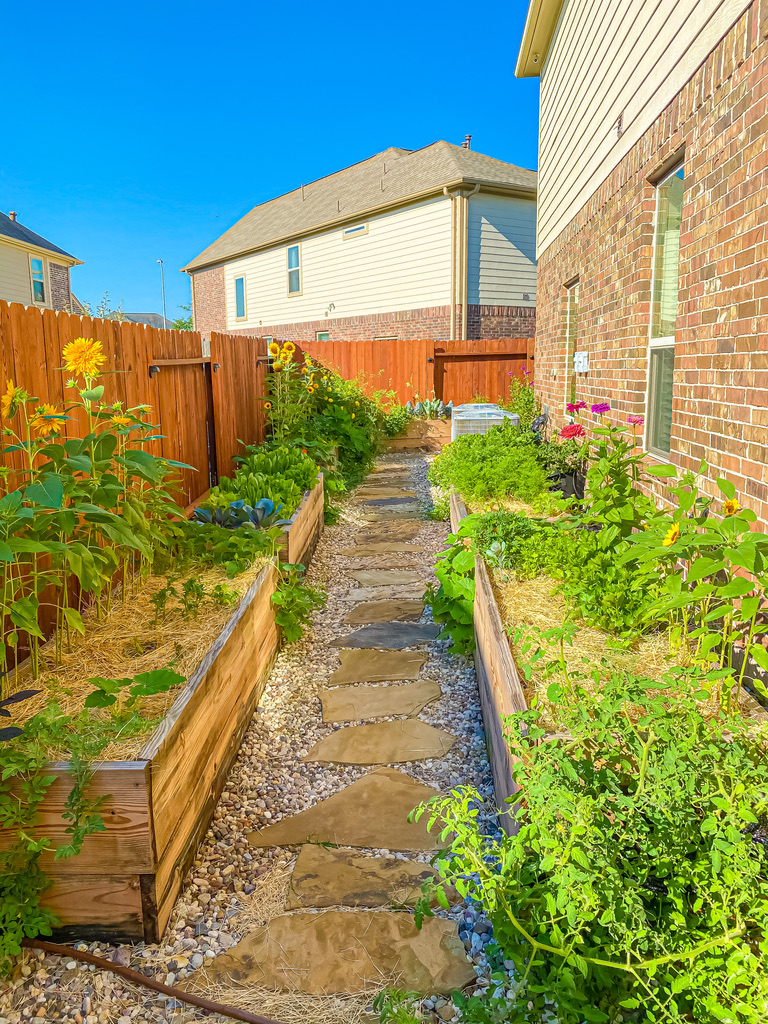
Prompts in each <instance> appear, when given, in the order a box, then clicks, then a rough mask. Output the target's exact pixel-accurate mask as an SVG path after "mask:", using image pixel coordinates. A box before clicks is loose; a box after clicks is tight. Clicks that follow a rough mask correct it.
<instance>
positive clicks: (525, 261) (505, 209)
mask: <svg viewBox="0 0 768 1024" xmlns="http://www.w3.org/2000/svg"><path fill="white" fill-rule="evenodd" d="M468 241H469V245H468V261H467V263H468V273H467V302H468V303H470V304H471V305H489V306H535V305H536V203H534V202H530V201H529V200H525V199H506V198H504V197H503V196H486V195H483V194H482V193H481V194H480V195H476V196H472V197H471V199H470V200H469V240H468ZM526 296H527V298H526Z"/></svg>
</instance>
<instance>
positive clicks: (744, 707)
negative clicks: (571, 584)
mask: <svg viewBox="0 0 768 1024" xmlns="http://www.w3.org/2000/svg"><path fill="white" fill-rule="evenodd" d="M490 578H491V586H492V588H493V593H494V596H495V598H496V603H497V605H498V607H499V612H500V614H501V620H502V623H503V625H504V628H505V630H507V632H508V639H509V646H510V649H511V651H512V655H513V657H514V659H515V662H516V663H517V664H518V665H519V664H520V663H521V661H523V660H525V656H524V655H523V653H522V646H523V640H521V641H520V642H519V643H514V642H513V641H512V635H514V631H515V629H516V628H517V627H523V628H525V627H526V626H533V627H537V628H539V629H551V628H553V627H555V626H560V625H561V624H562V622H563V620H564V619H565V616H566V613H567V611H568V605H567V602H566V601H565V599H564V598H563V595H562V594H559V593H556V592H555V588H556V587H557V582H556V581H555V580H553V579H550V578H548V577H546V576H538V577H536V578H535V579H532V580H518V579H515V577H514V576H513V575H512V574H510V573H509V572H504V571H503V570H499V569H490ZM510 634H512V635H510ZM530 653H531V652H529V654H528V657H529V658H530ZM558 655H559V648H558V647H557V645H553V646H552V647H551V648H550V654H549V657H548V658H545V660H554V659H555V658H556V657H558ZM565 662H566V665H567V666H568V672H569V674H571V673H574V672H589V671H590V669H592V668H594V667H598V666H600V664H601V662H602V663H604V665H605V671H606V672H613V673H616V674H619V673H622V672H629V673H632V674H633V675H636V676H644V677H646V678H649V679H655V680H659V681H661V679H662V677H663V675H664V673H665V672H667V671H668V670H669V669H670V668H672V667H674V666H675V665H678V664H680V659H679V652H676V651H670V642H669V634H668V633H667V632H666V631H658V632H654V633H649V634H648V635H647V636H644V637H640V638H639V639H638V640H637V641H636V642H635V643H634V644H633V646H632V647H631V648H630V649H628V650H625V649H620V650H617V649H615V648H613V647H612V638H611V636H610V634H608V633H605V632H603V631H602V630H599V629H594V628H592V627H591V626H587V625H585V624H583V623H581V624H580V625H579V627H578V630H577V632H576V634H575V636H574V640H573V644H572V645H570V646H569V645H568V644H566V646H565ZM520 682H521V685H522V687H523V690H524V692H525V697H526V700H527V702H528V706H529V707H532V706H533V705H534V704H536V706H538V707H541V709H542V712H543V722H542V724H543V725H544V726H545V727H553V726H554V725H555V724H556V723H555V722H554V721H553V720H552V718H551V717H550V716H549V714H548V710H547V709H548V706H549V702H548V701H547V688H548V687H549V686H551V685H552V683H553V682H557V683H560V684H562V685H565V683H566V681H565V678H564V676H563V674H562V673H560V672H558V673H555V674H554V675H551V676H548V677H547V678H546V679H543V678H542V677H541V674H540V673H536V672H535V671H534V672H533V673H532V674H531V678H530V679H528V680H526V679H525V678H524V677H523V675H522V672H521V679H520ZM593 685H594V684H593V682H592V680H591V678H587V679H579V686H581V687H583V688H584V689H585V690H587V691H589V690H590V689H591V688H592V687H593ZM739 705H740V708H741V711H742V713H743V714H745V715H747V716H748V717H750V718H756V719H757V718H760V719H763V720H764V719H765V718H766V713H765V711H764V710H763V709H762V708H761V707H760V706H759V705H758V704H757V703H756V701H754V700H753V699H752V698H751V697H750V696H749V695H748V694H747V693H744V692H743V691H742V693H741V694H740V695H739ZM701 707H702V711H703V713H704V714H705V715H707V714H712V715H714V714H715V713H716V712H717V702H716V697H714V696H713V697H712V698H711V700H710V701H707V702H702V703H701ZM639 711H640V709H638V713H639Z"/></svg>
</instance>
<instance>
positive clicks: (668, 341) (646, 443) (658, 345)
mask: <svg viewBox="0 0 768 1024" xmlns="http://www.w3.org/2000/svg"><path fill="white" fill-rule="evenodd" d="M684 168H685V157H681V158H680V159H679V160H677V161H676V162H675V164H674V166H673V167H671V168H670V169H669V170H668V171H667V172H666V173H665V174H664V175H662V177H660V178H659V179H658V180H657V181H655V182H654V184H653V189H654V194H655V208H654V212H653V253H652V255H651V308H650V316H649V317H648V350H647V352H646V357H645V367H646V368H645V410H644V412H645V415H644V417H643V418H644V420H645V430H644V432H643V450H644V451H646V452H648V453H649V454H651V455H653V457H654V458H656V459H661V461H662V462H670V461H671V459H670V456H671V454H672V444H671V438H670V450H669V451H668V452H665V451H662V450H661V449H660V448H653V447H652V446H651V443H650V437H651V424H652V417H653V408H652V404H651V353H652V352H653V351H654V350H658V349H665V348H666V349H670V348H671V349H672V352H673V353H674V351H675V336H676V334H677V330H675V333H673V334H672V335H671V336H665V337H663V338H654V337H653V316H654V312H653V301H654V299H653V292H654V288H655V285H656V242H657V239H658V233H659V189H660V188H661V186H662V185H663V184H664V183H665V182H667V181H669V179H670V178H673V177H674V176H675V175H676V174H678V173H679V172H680V171H681V170H684ZM683 195H685V176H684V175H683ZM681 234H682V225H681ZM677 282H678V305H679V295H680V258H679V256H678V266H677ZM675 327H677V317H675ZM673 358H674V356H673Z"/></svg>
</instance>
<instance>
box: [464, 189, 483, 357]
mask: <svg viewBox="0 0 768 1024" xmlns="http://www.w3.org/2000/svg"><path fill="white" fill-rule="evenodd" d="M479 191H480V183H479V182H478V183H477V184H476V185H475V187H474V188H473V189H472V191H471V192H468V193H467V195H465V196H462V197H461V198H462V203H461V207H462V220H463V224H462V226H461V263H462V267H461V340H462V341H466V340H467V318H468V310H467V289H468V282H467V278H468V277H469V200H470V198H471V197H472V196H475V195H477V193H478V192H479Z"/></svg>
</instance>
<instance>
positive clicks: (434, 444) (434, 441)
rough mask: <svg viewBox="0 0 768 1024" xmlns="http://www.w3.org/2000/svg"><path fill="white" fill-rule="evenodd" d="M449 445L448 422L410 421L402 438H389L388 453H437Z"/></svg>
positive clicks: (387, 442) (449, 431)
mask: <svg viewBox="0 0 768 1024" xmlns="http://www.w3.org/2000/svg"><path fill="white" fill-rule="evenodd" d="M450 443H451V421H450V420H420V419H412V420H411V421H410V422H409V424H408V430H407V431H406V432H405V434H403V436H402V437H390V438H389V439H388V440H387V441H386V444H385V447H386V450H387V451H389V452H439V451H442V449H443V448H444V447H445V445H447V444H450Z"/></svg>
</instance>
